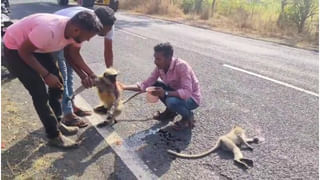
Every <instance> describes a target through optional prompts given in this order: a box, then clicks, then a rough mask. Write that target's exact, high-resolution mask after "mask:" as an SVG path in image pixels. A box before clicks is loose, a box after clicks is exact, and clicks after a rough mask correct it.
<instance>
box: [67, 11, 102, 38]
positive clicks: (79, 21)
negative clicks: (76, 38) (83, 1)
mask: <svg viewBox="0 0 320 180" xmlns="http://www.w3.org/2000/svg"><path fill="white" fill-rule="evenodd" d="M70 23H71V24H74V25H76V26H77V27H79V28H80V29H82V30H86V31H89V32H96V33H97V32H100V31H101V30H102V28H103V27H102V24H101V23H100V21H99V19H98V18H97V16H96V15H95V14H93V13H91V12H90V11H80V12H78V13H77V14H76V15H74V16H73V17H72V18H71V19H70Z"/></svg>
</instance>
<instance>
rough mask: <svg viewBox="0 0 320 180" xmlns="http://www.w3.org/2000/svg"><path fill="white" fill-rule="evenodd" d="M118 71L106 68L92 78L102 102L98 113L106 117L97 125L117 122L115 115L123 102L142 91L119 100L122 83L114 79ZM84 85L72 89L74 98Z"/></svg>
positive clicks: (101, 125) (121, 107)
mask: <svg viewBox="0 0 320 180" xmlns="http://www.w3.org/2000/svg"><path fill="white" fill-rule="evenodd" d="M118 73H119V72H118V71H117V70H116V69H114V68H107V69H106V71H105V72H104V73H103V74H102V75H101V76H98V77H96V78H95V79H94V86H95V87H96V88H97V92H98V96H99V99H100V101H101V102H102V105H103V107H104V108H105V112H99V113H100V114H107V119H106V120H105V121H104V122H102V123H100V124H98V125H97V126H98V127H104V126H107V125H112V124H115V123H117V121H116V119H115V118H116V117H117V116H119V115H120V114H121V112H122V109H123V106H124V104H126V103H127V102H128V101H130V100H131V99H132V98H134V97H135V96H137V95H139V94H141V93H143V92H137V93H135V94H133V95H132V96H130V97H129V98H128V99H127V100H125V101H122V100H121V94H122V92H123V85H122V83H120V82H119V81H117V80H116V77H117V75H118ZM84 89H85V87H84V86H83V85H82V86H80V87H79V88H77V89H76V90H75V91H74V94H73V97H72V98H74V97H75V96H76V95H77V94H79V93H81V92H82V91H83V90H84Z"/></svg>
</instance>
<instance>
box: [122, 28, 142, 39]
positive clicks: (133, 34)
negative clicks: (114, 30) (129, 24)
mask: <svg viewBox="0 0 320 180" xmlns="http://www.w3.org/2000/svg"><path fill="white" fill-rule="evenodd" d="M118 31H121V32H123V33H127V34H130V35H132V36H136V37H138V38H141V39H147V38H146V37H143V36H140V35H138V34H136V33H132V32H129V31H125V30H121V29H118Z"/></svg>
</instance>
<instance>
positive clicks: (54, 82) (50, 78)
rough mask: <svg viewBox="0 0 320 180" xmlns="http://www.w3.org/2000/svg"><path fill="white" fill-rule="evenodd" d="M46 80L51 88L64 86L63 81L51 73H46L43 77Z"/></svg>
mask: <svg viewBox="0 0 320 180" xmlns="http://www.w3.org/2000/svg"><path fill="white" fill-rule="evenodd" d="M43 80H44V82H45V83H46V84H47V85H48V86H49V87H51V88H59V89H61V88H62V87H63V85H62V83H61V82H60V80H59V78H58V77H57V76H55V75H53V74H51V73H49V74H48V75H46V76H45V77H44V78H43Z"/></svg>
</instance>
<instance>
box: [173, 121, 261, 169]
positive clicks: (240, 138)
mask: <svg viewBox="0 0 320 180" xmlns="http://www.w3.org/2000/svg"><path fill="white" fill-rule="evenodd" d="M251 142H255V143H257V142H259V139H258V138H247V137H246V135H245V130H244V129H243V128H241V127H239V126H234V127H233V128H232V130H231V131H230V132H229V133H228V134H225V135H223V136H220V137H219V139H218V141H217V143H216V145H215V146H214V147H212V148H211V149H209V150H208V151H206V152H204V153H201V154H195V155H188V154H181V153H177V152H174V151H172V150H168V153H169V154H172V155H174V156H177V157H181V158H201V157H204V156H206V155H208V154H210V153H212V152H214V151H215V150H217V149H218V148H219V147H222V148H223V149H224V150H227V151H232V152H233V155H234V161H235V162H236V163H238V164H240V165H242V166H244V167H245V168H249V166H253V161H252V160H250V159H245V158H243V155H242V153H241V151H240V148H239V147H238V146H237V145H239V146H241V144H245V145H246V146H247V147H248V148H249V149H250V150H253V148H252V147H251V146H250V145H249V144H248V143H251Z"/></svg>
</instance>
